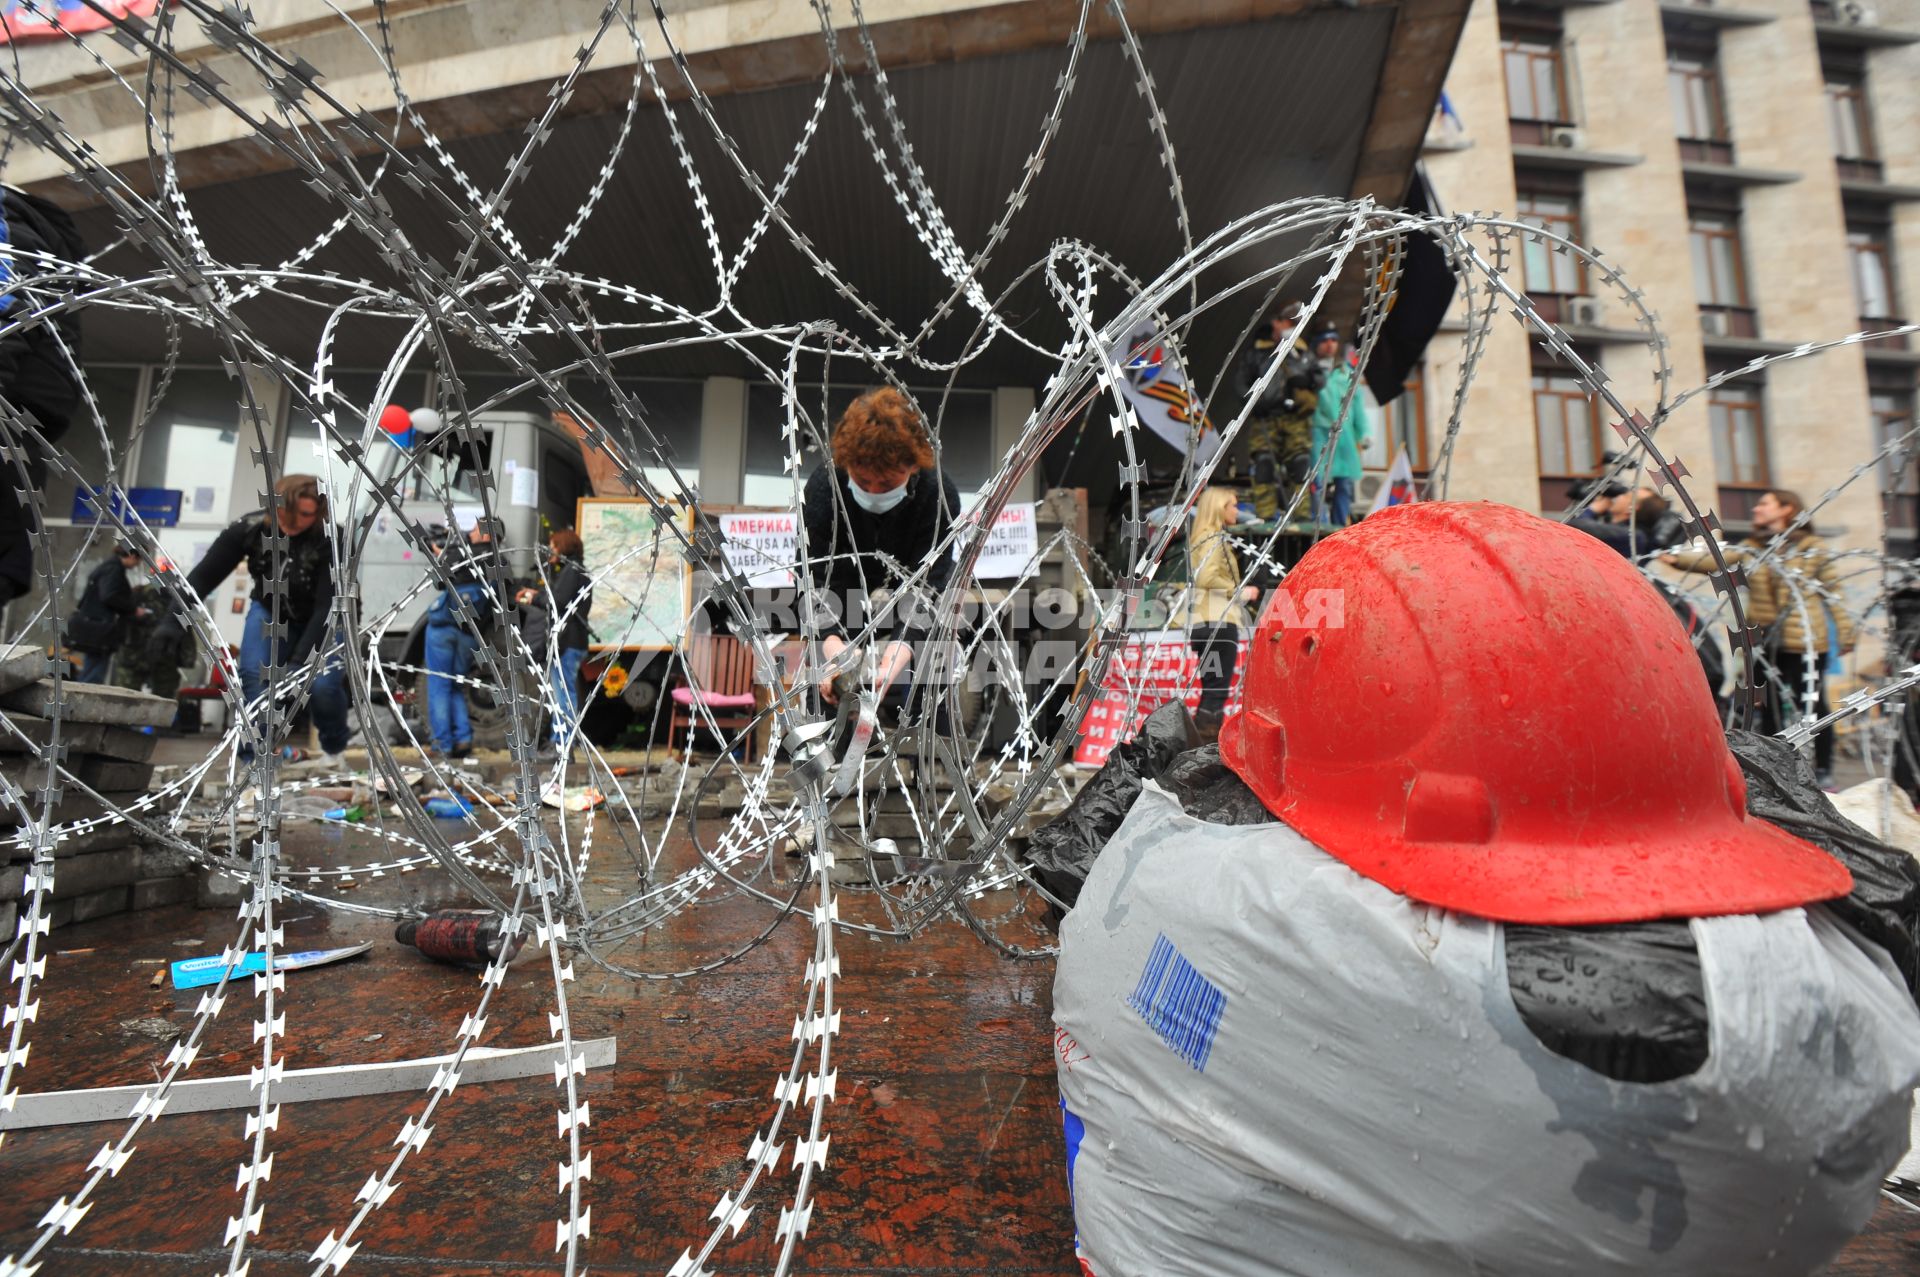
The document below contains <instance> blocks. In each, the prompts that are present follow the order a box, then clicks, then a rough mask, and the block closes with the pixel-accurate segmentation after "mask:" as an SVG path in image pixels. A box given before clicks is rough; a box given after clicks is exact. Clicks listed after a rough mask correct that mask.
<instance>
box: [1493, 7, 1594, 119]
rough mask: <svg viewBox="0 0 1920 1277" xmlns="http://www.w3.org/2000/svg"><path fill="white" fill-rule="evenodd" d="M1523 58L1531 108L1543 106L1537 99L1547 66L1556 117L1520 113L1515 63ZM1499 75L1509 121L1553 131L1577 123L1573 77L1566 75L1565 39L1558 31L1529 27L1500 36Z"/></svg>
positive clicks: (1554, 115) (1552, 115) (1503, 33)
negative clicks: (1540, 70)
mask: <svg viewBox="0 0 1920 1277" xmlns="http://www.w3.org/2000/svg"><path fill="white" fill-rule="evenodd" d="M1515 59H1524V60H1525V65H1526V68H1527V74H1526V76H1525V87H1526V96H1527V99H1528V105H1529V106H1531V107H1533V108H1535V109H1536V110H1537V109H1538V108H1539V107H1540V106H1541V105H1542V104H1541V103H1539V102H1538V101H1536V100H1535V99H1536V98H1537V96H1538V89H1539V87H1540V81H1539V79H1538V70H1537V68H1538V66H1539V65H1540V64H1541V63H1545V64H1547V65H1548V66H1549V67H1550V72H1549V77H1550V83H1551V87H1552V91H1553V96H1554V99H1555V100H1554V102H1553V103H1552V107H1553V110H1554V113H1553V114H1537V113H1536V114H1521V113H1520V112H1519V111H1518V110H1517V109H1516V105H1515V102H1514V96H1513V93H1514V61H1515ZM1500 72H1501V81H1502V86H1503V88H1504V90H1505V93H1506V98H1507V119H1508V120H1509V121H1511V122H1514V123H1519V124H1534V125H1541V126H1545V127H1552V128H1563V127H1567V126H1570V125H1573V124H1577V123H1578V121H1577V120H1575V119H1574V118H1573V116H1574V110H1573V92H1572V82H1571V78H1570V77H1569V76H1568V74H1567V44H1566V38H1565V36H1564V35H1562V34H1561V33H1560V32H1558V31H1551V30H1545V29H1540V30H1536V29H1532V28H1527V29H1524V30H1520V31H1515V32H1513V33H1512V34H1508V33H1506V32H1504V31H1503V32H1502V33H1501V38H1500Z"/></svg>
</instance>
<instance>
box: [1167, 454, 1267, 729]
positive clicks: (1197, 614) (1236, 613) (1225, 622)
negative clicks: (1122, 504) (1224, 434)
mask: <svg viewBox="0 0 1920 1277" xmlns="http://www.w3.org/2000/svg"><path fill="white" fill-rule="evenodd" d="M1239 517H1240V496H1239V494H1238V493H1236V492H1235V491H1234V490H1233V489H1231V488H1208V489H1207V490H1206V491H1204V492H1202V493H1201V494H1200V499H1199V501H1197V502H1196V503H1195V504H1194V508H1193V527H1192V529H1191V530H1190V531H1189V532H1188V534H1187V565H1188V566H1187V571H1188V578H1187V579H1188V582H1189V585H1188V588H1187V595H1186V599H1185V601H1184V602H1183V603H1182V604H1181V606H1180V607H1179V608H1178V609H1176V612H1175V618H1174V624H1175V625H1183V626H1184V627H1185V628H1186V631H1187V642H1188V643H1189V644H1190V645H1191V646H1192V648H1193V654H1194V656H1196V657H1197V658H1198V659H1199V662H1200V671H1199V672H1200V704H1199V707H1198V708H1197V709H1196V710H1195V711H1194V716H1193V717H1194V724H1195V726H1197V727H1198V728H1199V729H1200V737H1201V739H1202V740H1204V741H1213V740H1217V739H1219V736H1220V721H1221V719H1222V718H1223V717H1224V716H1225V713H1226V708H1227V697H1228V696H1229V695H1230V694H1231V693H1232V691H1233V664H1234V657H1235V656H1236V655H1237V653H1238V651H1239V647H1240V632H1241V631H1242V630H1243V629H1246V628H1248V627H1249V625H1250V624H1251V621H1250V618H1249V617H1248V616H1247V609H1246V608H1245V607H1244V606H1243V604H1245V603H1251V602H1253V601H1254V600H1255V599H1257V598H1259V597H1260V591H1259V590H1258V589H1256V588H1255V587H1253V586H1251V585H1248V586H1242V585H1241V584H1240V560H1239V558H1238V556H1236V555H1235V554H1234V552H1233V544H1232V542H1231V541H1230V540H1228V538H1227V531H1226V530H1227V528H1228V526H1229V525H1231V524H1232V523H1234V522H1235V521H1237V520H1238V519H1239Z"/></svg>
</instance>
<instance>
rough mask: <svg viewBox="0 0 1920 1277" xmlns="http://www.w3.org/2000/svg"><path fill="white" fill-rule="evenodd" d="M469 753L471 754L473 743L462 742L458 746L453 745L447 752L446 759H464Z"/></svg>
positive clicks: (468, 741)
mask: <svg viewBox="0 0 1920 1277" xmlns="http://www.w3.org/2000/svg"><path fill="white" fill-rule="evenodd" d="M471 753H473V742H472V741H470V740H463V741H461V742H460V743H459V744H458V745H455V746H454V747H453V748H452V749H450V750H448V751H447V757H448V758H465V757H466V756H467V755H469V754H471Z"/></svg>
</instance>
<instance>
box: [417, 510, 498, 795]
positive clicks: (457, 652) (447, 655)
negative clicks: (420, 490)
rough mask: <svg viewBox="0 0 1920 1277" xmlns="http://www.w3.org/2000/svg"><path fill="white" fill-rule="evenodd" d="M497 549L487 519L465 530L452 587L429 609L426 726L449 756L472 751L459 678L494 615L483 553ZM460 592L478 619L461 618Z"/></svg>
mask: <svg viewBox="0 0 1920 1277" xmlns="http://www.w3.org/2000/svg"><path fill="white" fill-rule="evenodd" d="M492 549H493V534H492V530H491V529H490V528H489V527H488V526H487V521H486V520H485V519H482V520H479V521H478V522H476V523H475V524H474V526H473V528H472V529H471V530H470V531H469V532H468V533H467V539H466V543H465V544H464V545H462V544H460V543H459V542H455V543H454V547H453V548H452V549H451V551H450V554H449V557H450V558H451V557H452V556H453V555H458V556H459V557H458V558H457V559H456V560H454V561H452V562H450V563H449V564H448V567H447V575H448V577H449V578H450V579H451V580H452V582H453V584H452V586H451V588H448V589H444V590H442V591H440V593H439V595H438V597H436V598H435V599H434V601H433V606H432V607H430V608H428V609H427V633H426V658H427V661H426V664H427V725H428V729H429V731H430V732H431V733H432V736H433V747H434V748H435V749H437V750H439V751H440V752H441V753H442V754H445V755H447V756H449V757H451V758H462V757H465V756H466V755H468V754H470V753H472V752H473V723H472V720H471V718H470V717H469V716H468V713H467V689H466V687H465V686H464V685H463V684H462V683H461V682H460V679H461V678H462V677H463V676H464V675H465V674H466V673H467V672H468V671H469V670H471V669H472V668H473V653H474V651H475V649H477V648H478V647H479V646H480V643H481V641H482V640H481V637H480V636H481V633H482V632H484V630H485V628H486V624H487V621H488V620H489V619H490V618H491V617H492V615H493V596H492V594H491V593H490V592H489V591H488V589H487V584H486V581H485V580H484V579H483V577H484V573H485V564H484V562H483V559H484V557H485V556H486V555H487V554H489V553H491V551H492ZM456 596H458V598H460V599H464V600H466V604H467V607H468V608H470V609H471V610H472V611H473V613H474V616H475V623H473V624H468V623H464V622H462V620H461V618H460V609H459V607H458V604H457V603H456V601H455V599H456Z"/></svg>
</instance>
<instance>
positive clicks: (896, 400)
mask: <svg viewBox="0 0 1920 1277" xmlns="http://www.w3.org/2000/svg"><path fill="white" fill-rule="evenodd" d="M832 448H833V460H832V461H831V462H829V463H825V464H822V465H821V466H820V467H819V468H818V469H816V470H815V471H814V472H813V473H812V474H811V475H810V476H808V478H807V489H806V498H805V501H804V503H803V515H804V519H805V523H806V533H807V560H808V563H807V566H808V570H809V571H810V572H811V573H812V576H813V582H814V584H815V585H816V586H817V587H819V589H820V590H821V591H822V592H824V593H826V594H827V595H829V596H831V599H832V606H834V608H835V609H836V610H835V611H834V613H833V615H832V616H831V617H830V618H829V619H828V620H827V621H825V622H824V623H823V626H822V629H823V633H824V637H823V638H822V641H821V647H820V651H821V656H822V657H823V658H824V659H826V660H828V661H831V660H833V659H834V658H835V657H838V656H840V655H841V654H842V653H843V652H845V651H846V648H847V630H846V626H845V624H844V622H845V621H846V620H847V619H848V618H850V617H851V618H863V617H865V616H866V614H867V608H866V598H867V596H868V595H870V594H871V593H872V592H873V591H875V590H877V589H880V588H882V587H885V588H888V589H893V590H898V588H899V586H900V584H901V583H902V582H903V581H904V580H905V579H906V578H905V577H903V576H902V575H901V573H902V572H905V573H907V574H909V575H910V574H912V573H913V572H915V571H916V570H918V569H919V567H920V566H921V564H922V563H923V562H924V563H926V565H927V569H926V573H925V575H924V576H923V577H922V578H921V584H922V587H923V588H924V590H925V591H926V593H927V594H928V595H930V596H933V597H936V598H937V597H938V596H939V594H940V593H941V591H943V590H944V589H945V588H946V585H947V579H948V577H950V576H951V575H952V574H953V558H952V556H951V555H949V554H947V553H946V552H944V551H943V552H941V553H938V554H936V553H935V549H936V547H938V546H939V545H940V542H941V540H942V539H943V538H944V537H945V536H946V533H947V530H948V528H949V527H950V526H951V525H952V523H953V520H954V519H955V518H956V517H958V515H959V513H960V492H959V489H957V488H955V487H954V486H953V480H952V479H950V478H948V477H947V476H946V475H945V474H944V473H942V472H941V471H940V470H939V469H938V468H937V466H936V464H935V461H934V456H933V442H932V440H930V439H929V438H928V437H927V428H926V426H925V425H924V424H922V422H921V420H920V413H919V411H918V410H917V409H915V407H914V406H913V401H912V400H910V399H908V398H907V397H906V396H905V395H903V394H901V393H900V392H899V391H898V390H895V389H893V388H892V387H891V386H882V387H880V388H879V389H877V390H869V391H867V392H866V393H865V394H863V395H861V396H860V397H859V398H858V399H856V400H854V401H853V403H852V404H850V405H849V406H848V407H847V410H846V412H844V413H842V414H841V417H840V421H839V424H837V425H835V426H834V428H833V439H832ZM918 610H919V609H916V608H913V607H903V606H902V605H901V604H899V603H896V604H895V605H894V606H893V608H892V609H891V610H890V611H889V612H888V613H887V614H886V615H885V616H884V617H882V618H881V621H880V624H879V625H878V626H877V627H876V629H877V630H879V631H881V632H887V631H890V632H891V638H890V641H889V642H888V643H887V645H886V647H885V649H884V650H883V651H882V652H881V655H880V661H879V665H878V669H877V672H876V673H875V676H874V684H875V686H877V687H880V688H882V689H885V688H889V687H891V686H892V685H893V683H894V682H895V680H897V679H899V678H900V677H901V676H902V675H903V674H905V673H906V671H907V667H908V665H909V664H911V662H912V659H913V648H914V645H915V644H916V643H918V642H919V641H920V640H922V639H924V638H925V637H926V626H925V625H924V623H920V624H914V623H913V622H914V621H915V619H916V617H915V615H914V614H915V613H916V612H917V611H918ZM820 694H821V695H822V696H824V697H825V698H826V699H827V700H828V701H829V702H832V701H834V700H836V699H837V693H836V692H835V690H834V687H833V680H832V679H830V678H829V679H825V680H823V681H822V682H821V684H820Z"/></svg>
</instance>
